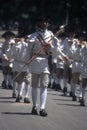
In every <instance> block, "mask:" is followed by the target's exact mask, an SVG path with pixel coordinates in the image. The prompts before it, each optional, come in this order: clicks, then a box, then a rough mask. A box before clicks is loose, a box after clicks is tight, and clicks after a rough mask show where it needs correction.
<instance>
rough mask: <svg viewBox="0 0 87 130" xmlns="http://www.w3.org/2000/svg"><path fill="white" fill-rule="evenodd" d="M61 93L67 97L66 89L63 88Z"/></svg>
mask: <svg viewBox="0 0 87 130" xmlns="http://www.w3.org/2000/svg"><path fill="white" fill-rule="evenodd" d="M63 93H64V95H65V96H66V95H67V87H64V88H63Z"/></svg>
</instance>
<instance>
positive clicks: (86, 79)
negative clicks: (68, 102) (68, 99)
mask: <svg viewBox="0 0 87 130" xmlns="http://www.w3.org/2000/svg"><path fill="white" fill-rule="evenodd" d="M81 60H82V62H83V67H82V72H81V77H82V96H81V97H80V105H81V106H85V89H86V87H87V41H86V42H85V46H84V47H83V48H82V58H81Z"/></svg>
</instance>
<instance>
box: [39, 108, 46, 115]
mask: <svg viewBox="0 0 87 130" xmlns="http://www.w3.org/2000/svg"><path fill="white" fill-rule="evenodd" d="M47 115H48V114H47V112H46V110H45V109H42V110H40V116H47Z"/></svg>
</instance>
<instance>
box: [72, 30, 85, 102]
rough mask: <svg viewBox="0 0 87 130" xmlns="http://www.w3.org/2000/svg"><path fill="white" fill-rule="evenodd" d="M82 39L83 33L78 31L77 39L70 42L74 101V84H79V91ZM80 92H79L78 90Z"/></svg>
mask: <svg viewBox="0 0 87 130" xmlns="http://www.w3.org/2000/svg"><path fill="white" fill-rule="evenodd" d="M83 39H84V35H83V33H82V32H79V33H78V39H77V40H75V41H74V43H73V44H72V59H73V63H72V82H73V96H72V100H73V101H76V100H77V97H76V86H78V85H79V87H80V91H81V80H80V76H81V71H82V65H83V63H82V61H81V55H82V54H81V49H82V41H83ZM80 93H81V92H80Z"/></svg>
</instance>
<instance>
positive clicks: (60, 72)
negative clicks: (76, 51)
mask: <svg viewBox="0 0 87 130" xmlns="http://www.w3.org/2000/svg"><path fill="white" fill-rule="evenodd" d="M58 39H60V40H59V47H60V48H61V51H62V52H63V49H64V46H65V44H66V42H67V34H66V33H65V32H62V33H60V34H59V35H58ZM64 63H65V59H63V57H62V56H61V55H58V56H57V63H56V76H57V83H56V90H62V87H61V80H63V79H64ZM63 86H66V85H65V84H63ZM64 94H65V92H64Z"/></svg>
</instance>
